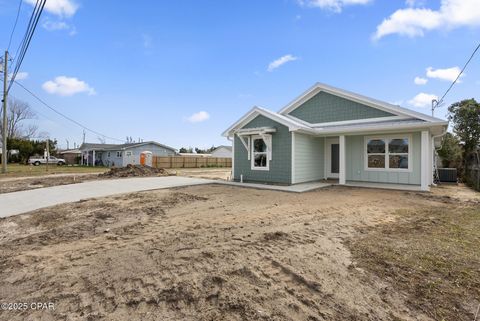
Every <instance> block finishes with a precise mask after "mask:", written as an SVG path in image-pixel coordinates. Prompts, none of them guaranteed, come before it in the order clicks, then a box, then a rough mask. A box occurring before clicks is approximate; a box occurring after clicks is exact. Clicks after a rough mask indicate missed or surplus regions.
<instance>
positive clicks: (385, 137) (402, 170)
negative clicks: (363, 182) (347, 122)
mask: <svg viewBox="0 0 480 321" xmlns="http://www.w3.org/2000/svg"><path fill="white" fill-rule="evenodd" d="M404 138H407V139H408V168H390V159H389V156H390V155H404V154H407V153H390V152H389V149H388V145H389V141H390V140H392V139H404ZM372 139H381V140H384V141H385V167H384V168H370V167H368V153H367V143H368V141H369V140H372ZM371 155H383V153H371ZM412 155H413V139H412V134H393V135H374V136H364V139H363V165H364V166H363V168H364V170H365V171H367V172H393V173H411V172H413V163H412V158H413V157H412Z"/></svg>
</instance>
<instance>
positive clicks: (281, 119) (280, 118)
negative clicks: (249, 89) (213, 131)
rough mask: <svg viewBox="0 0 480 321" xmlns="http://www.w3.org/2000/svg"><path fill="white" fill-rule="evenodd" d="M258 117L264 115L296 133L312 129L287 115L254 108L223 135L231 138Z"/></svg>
mask: <svg viewBox="0 0 480 321" xmlns="http://www.w3.org/2000/svg"><path fill="white" fill-rule="evenodd" d="M258 115H262V116H265V117H267V118H270V119H272V120H274V121H276V122H278V123H280V124H282V125H284V126H286V127H288V129H289V130H290V131H295V130H298V129H304V130H309V129H310V128H309V127H308V126H306V125H303V124H302V123H300V122H298V121H296V120H294V119H291V118H289V117H287V116H285V115H281V114H278V113H275V112H273V111H270V110H268V109H265V108H261V107H258V106H254V107H253V108H252V109H250V111H248V112H247V113H246V114H245V115H243V116H242V117H241V118H240V119H239V120H238V121H236V122H235V123H234V124H233V125H232V126H230V127H229V128H228V129H227V130H225V131H224V132H223V133H222V136H225V137H228V136H231V134H232V131H234V130H236V129H238V128H241V127H243V126H244V125H246V124H247V123H249V122H250V121H252V120H253V119H254V118H255V117H257V116H258Z"/></svg>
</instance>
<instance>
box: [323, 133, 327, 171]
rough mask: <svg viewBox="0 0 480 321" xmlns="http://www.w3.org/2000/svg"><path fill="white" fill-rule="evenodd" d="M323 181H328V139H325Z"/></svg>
mask: <svg viewBox="0 0 480 321" xmlns="http://www.w3.org/2000/svg"><path fill="white" fill-rule="evenodd" d="M323 155H324V157H323V179H327V160H326V155H327V137H323Z"/></svg>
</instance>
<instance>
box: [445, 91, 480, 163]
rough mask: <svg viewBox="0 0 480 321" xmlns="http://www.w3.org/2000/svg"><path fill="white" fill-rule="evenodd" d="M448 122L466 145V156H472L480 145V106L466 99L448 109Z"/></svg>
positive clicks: (472, 100)
mask: <svg viewBox="0 0 480 321" xmlns="http://www.w3.org/2000/svg"><path fill="white" fill-rule="evenodd" d="M448 120H449V121H451V122H452V125H453V132H454V133H455V134H456V135H457V136H458V138H459V139H460V141H461V142H463V144H464V159H466V157H465V156H468V155H470V154H472V153H473V152H474V151H476V150H477V148H478V146H479V145H480V104H479V103H477V102H476V101H475V99H473V98H472V99H465V100H462V101H460V102H456V103H454V104H452V105H451V106H450V107H448Z"/></svg>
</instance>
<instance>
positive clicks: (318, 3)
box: [297, 0, 372, 13]
mask: <svg viewBox="0 0 480 321" xmlns="http://www.w3.org/2000/svg"><path fill="white" fill-rule="evenodd" d="M297 2H298V3H299V4H300V5H302V6H308V7H316V8H320V9H324V10H329V11H333V12H336V13H340V12H342V9H343V7H346V6H351V5H365V4H368V3H370V2H372V0H297Z"/></svg>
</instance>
